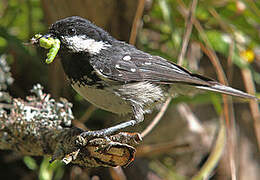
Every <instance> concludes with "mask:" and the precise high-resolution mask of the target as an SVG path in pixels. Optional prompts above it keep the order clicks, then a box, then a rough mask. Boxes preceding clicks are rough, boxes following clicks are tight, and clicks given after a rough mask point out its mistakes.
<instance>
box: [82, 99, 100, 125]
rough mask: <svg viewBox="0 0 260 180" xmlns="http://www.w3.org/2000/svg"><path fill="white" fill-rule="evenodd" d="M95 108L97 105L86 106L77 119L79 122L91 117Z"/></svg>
mask: <svg viewBox="0 0 260 180" xmlns="http://www.w3.org/2000/svg"><path fill="white" fill-rule="evenodd" d="M96 110H97V107H96V106H94V105H92V104H91V105H90V106H89V107H88V109H87V110H86V111H85V113H84V114H83V115H82V116H81V117H80V119H79V121H80V122H81V123H85V122H87V121H88V120H89V118H90V117H91V115H92V113H93V112H95V111H96Z"/></svg>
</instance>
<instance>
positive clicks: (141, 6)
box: [129, 0, 145, 45]
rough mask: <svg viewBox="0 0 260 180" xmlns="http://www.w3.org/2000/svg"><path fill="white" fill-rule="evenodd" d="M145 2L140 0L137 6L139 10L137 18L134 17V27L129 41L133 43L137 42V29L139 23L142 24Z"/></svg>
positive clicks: (136, 14)
mask: <svg viewBox="0 0 260 180" xmlns="http://www.w3.org/2000/svg"><path fill="white" fill-rule="evenodd" d="M144 4H145V0H139V3H138V7H137V10H136V13H135V18H134V21H133V25H132V29H131V34H130V39H129V43H130V44H133V45H134V44H135V41H136V36H137V30H138V28H139V24H140V19H141V17H142V15H143V11H144Z"/></svg>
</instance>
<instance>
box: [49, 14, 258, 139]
mask: <svg viewBox="0 0 260 180" xmlns="http://www.w3.org/2000/svg"><path fill="white" fill-rule="evenodd" d="M45 37H52V38H54V39H59V40H60V49H59V52H58V55H59V57H60V59H61V64H62V66H63V69H64V72H65V74H66V76H67V78H68V80H69V82H70V84H71V86H72V87H73V88H74V89H75V90H76V91H77V92H78V93H79V94H80V95H81V96H82V97H83V98H84V99H86V100H87V101H89V102H90V103H92V104H94V105H95V106H97V107H98V108H101V109H104V110H106V111H109V112H112V113H116V114H120V115H124V114H131V120H129V121H125V122H122V123H119V124H117V125H115V126H112V127H109V128H105V129H102V130H99V131H93V133H92V134H91V132H83V133H82V134H81V135H82V136H83V137H86V136H88V135H92V136H107V135H109V134H111V133H114V132H116V131H119V130H121V129H123V128H126V127H129V126H134V125H136V124H139V123H140V122H142V121H143V120H144V114H146V113H148V112H151V111H152V110H153V109H154V108H155V107H156V106H157V105H160V104H162V103H164V102H165V101H166V99H167V98H168V97H170V96H175V95H176V94H179V93H183V92H185V91H186V90H188V89H193V90H196V89H200V90H207V91H214V92H218V93H223V94H227V95H231V96H237V97H240V98H249V99H255V100H259V99H258V98H256V97H255V96H253V95H250V94H247V93H245V92H242V91H240V90H237V89H234V88H231V87H229V86H225V85H222V84H220V83H219V82H217V81H215V80H213V79H210V78H208V77H205V76H202V75H199V74H195V73H192V72H190V71H188V70H186V69H185V68H183V67H181V66H179V65H177V64H175V63H173V62H171V61H168V60H166V59H164V58H162V57H160V56H154V55H151V54H149V53H146V52H143V51H141V50H138V49H137V48H136V47H135V46H133V45H130V44H128V43H126V42H123V41H119V40H117V39H115V38H114V37H112V36H111V35H110V34H109V33H108V32H107V31H105V30H103V29H102V28H100V27H98V26H96V25H94V24H93V23H91V22H90V21H89V20H87V19H84V18H82V17H78V16H72V17H67V18H64V19H60V20H58V21H56V22H55V23H53V24H52V25H51V26H50V27H49V30H48V33H47V34H46V35H45Z"/></svg>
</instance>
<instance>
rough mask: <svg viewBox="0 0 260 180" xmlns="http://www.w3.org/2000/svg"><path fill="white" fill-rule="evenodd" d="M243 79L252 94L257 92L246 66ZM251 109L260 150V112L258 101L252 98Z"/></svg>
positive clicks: (243, 70) (247, 89)
mask: <svg viewBox="0 0 260 180" xmlns="http://www.w3.org/2000/svg"><path fill="white" fill-rule="evenodd" d="M241 72H242V77H243V81H244V83H245V87H246V91H247V92H248V93H250V94H255V87H254V83H253V78H252V74H251V72H250V70H249V69H247V68H244V69H242V70H241ZM249 105H250V110H251V113H252V116H253V120H254V129H255V134H256V139H257V143H258V149H259V150H260V113H259V106H258V102H257V101H253V100H251V101H250V102H249Z"/></svg>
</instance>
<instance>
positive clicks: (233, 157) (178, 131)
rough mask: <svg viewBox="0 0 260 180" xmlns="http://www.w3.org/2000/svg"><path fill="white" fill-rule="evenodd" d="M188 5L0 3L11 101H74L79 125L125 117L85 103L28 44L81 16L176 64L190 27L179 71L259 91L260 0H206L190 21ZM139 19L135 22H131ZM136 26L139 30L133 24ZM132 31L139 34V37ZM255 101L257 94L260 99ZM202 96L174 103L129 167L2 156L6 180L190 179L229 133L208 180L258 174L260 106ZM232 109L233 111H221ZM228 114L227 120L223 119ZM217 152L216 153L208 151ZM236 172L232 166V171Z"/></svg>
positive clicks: (104, 0) (58, 0) (0, 173)
mask: <svg viewBox="0 0 260 180" xmlns="http://www.w3.org/2000/svg"><path fill="white" fill-rule="evenodd" d="M192 3H194V1H192V0H96V1H91V0H77V1H67V0H1V1H0V55H5V56H6V58H7V61H8V64H9V65H10V67H11V72H12V76H13V78H14V83H13V85H12V86H10V87H9V89H8V90H9V92H10V94H11V95H12V96H13V97H20V98H25V97H26V96H27V95H29V94H30V89H31V88H32V86H33V85H35V84H36V83H40V84H42V85H43V86H44V88H45V89H44V91H45V92H47V93H50V94H51V95H52V96H53V97H55V98H57V99H58V98H59V97H65V98H67V99H68V100H69V101H70V102H72V103H73V113H74V115H75V118H76V121H75V122H74V125H75V126H79V127H80V125H82V124H85V125H86V126H87V127H88V128H91V129H93V130H94V129H101V128H104V127H109V126H111V125H113V124H116V123H118V122H120V121H124V120H126V118H128V117H119V116H117V115H114V114H111V113H108V112H105V111H103V110H100V109H97V108H95V107H94V106H92V105H91V104H89V103H88V102H87V101H85V100H83V99H82V98H81V97H80V96H79V95H77V94H76V93H75V91H74V90H73V89H72V88H71V87H70V85H69V83H68V82H67V81H66V78H65V76H64V73H63V70H62V68H61V65H60V62H59V59H58V58H56V59H55V60H54V63H52V64H50V65H47V64H45V63H44V59H45V56H46V51H44V50H42V49H37V48H35V47H32V46H25V44H24V43H26V42H29V40H30V38H31V37H32V36H33V35H34V34H37V33H42V34H44V33H45V32H47V30H48V27H49V25H50V24H52V23H53V22H55V21H56V20H58V19H61V18H64V17H68V16H72V15H78V16H82V17H84V18H87V19H89V20H91V21H92V22H93V23H95V24H96V25H98V26H100V27H102V28H104V29H105V30H107V31H108V32H109V33H111V34H112V35H113V36H114V37H116V38H117V39H120V40H123V41H126V42H129V39H130V35H131V34H132V36H131V38H132V41H131V42H132V43H133V42H134V40H135V39H136V41H135V45H136V46H137V47H138V48H139V49H141V50H143V51H146V52H149V53H151V54H154V55H159V56H162V57H164V58H166V59H168V60H170V61H173V62H177V59H178V57H179V55H180V51H181V48H182V42H183V37H184V34H185V32H186V31H187V26H188V24H189V23H191V21H192V22H193V24H194V26H193V28H192V31H191V36H190V37H189V43H188V47H187V52H186V55H185V56H184V61H183V63H182V65H183V66H184V67H186V68H187V69H189V70H191V71H193V72H197V73H200V74H203V75H206V76H208V77H211V78H213V79H216V80H218V81H222V83H225V79H226V82H228V84H229V85H230V86H232V87H235V88H237V89H241V90H243V91H248V92H250V93H254V92H255V91H256V94H257V92H258V93H259V91H260V1H254V0H218V1H214V0H207V1H206V0H201V1H198V2H197V5H196V10H195V14H194V17H193V18H192V19H191V20H190V14H189V8H190V7H191V4H192ZM134 22H136V23H134ZM133 24H135V25H136V24H137V25H138V26H134V27H133ZM135 30H136V33H137V36H136V35H135V34H134V31H135ZM257 95H258V97H259V94H257ZM232 101H233V104H232V103H231V99H228V102H229V103H227V105H224V104H223V100H222V96H221V95H218V94H215V93H203V94H197V95H194V96H192V97H190V96H178V97H176V98H175V99H173V100H172V101H171V103H170V105H169V107H168V109H167V111H166V113H165V115H164V117H163V118H162V119H161V121H160V123H159V124H158V125H157V127H156V128H155V129H154V130H152V131H151V132H150V134H148V135H147V136H145V137H144V139H143V143H142V144H140V145H139V147H138V148H137V154H136V159H135V161H134V162H133V163H131V164H130V165H129V166H128V167H125V168H95V169H86V168H85V169H82V168H80V167H78V166H73V165H67V166H64V165H62V164H60V163H55V164H54V165H52V166H50V165H49V163H48V158H43V157H28V156H26V157H24V156H21V155H19V154H17V153H14V152H10V151H1V152H0V179H4V178H8V179H38V178H39V179H44V180H45V179H46V180H47V179H55V180H58V179H93V180H94V179H95V180H96V179H113V180H117V179H137V180H138V179H140V180H141V179H150V180H160V179H170V180H171V179H176V180H183V179H190V178H191V177H192V176H194V175H195V174H196V173H197V172H198V171H199V170H200V169H201V168H202V167H203V165H205V162H206V160H207V158H208V157H209V156H210V155H211V154H213V155H214V152H213V151H212V149H213V147H214V144H215V143H216V139H217V134H218V133H219V129H221V127H220V122H222V120H224V121H223V122H224V124H225V126H226V128H227V132H228V133H227V137H226V139H227V141H226V143H224V142H222V144H221V145H222V146H221V148H222V149H224V146H225V144H226V146H225V150H224V152H223V155H222V157H221V158H220V161H219V163H218V165H217V166H216V167H211V168H210V172H211V173H210V176H209V177H208V178H210V179H221V180H222V179H241V180H244V179H250V180H254V179H255V180H257V179H259V177H260V152H259V147H260V144H259V143H260V117H259V105H258V104H257V103H255V102H250V103H249V102H248V101H245V100H242V99H237V98H233V99H232ZM158 111H159V110H157V111H154V112H153V113H151V114H148V115H146V117H145V121H144V123H142V124H140V125H138V127H134V128H131V129H128V130H129V131H135V132H142V131H143V130H144V129H145V127H146V126H147V125H148V124H149V123H150V122H151V121H152V120H153V118H154V117H155V116H156V114H157V113H158ZM225 112H227V113H225ZM223 113H224V114H225V115H223ZM221 148H220V149H221ZM212 152H213V153H212ZM230 165H231V168H230Z"/></svg>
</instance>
